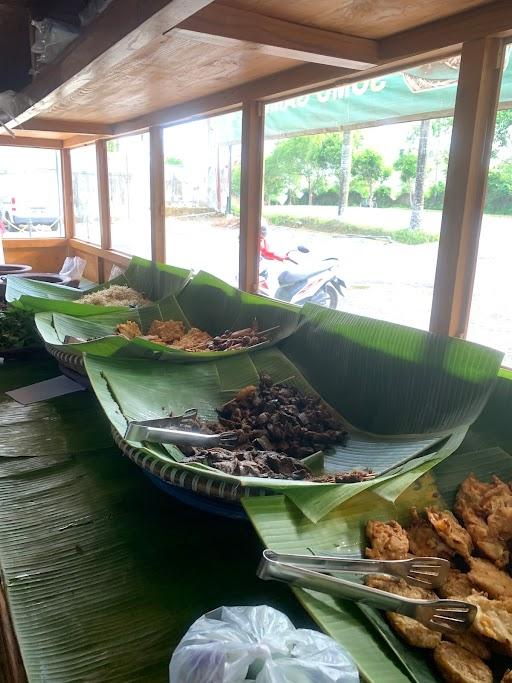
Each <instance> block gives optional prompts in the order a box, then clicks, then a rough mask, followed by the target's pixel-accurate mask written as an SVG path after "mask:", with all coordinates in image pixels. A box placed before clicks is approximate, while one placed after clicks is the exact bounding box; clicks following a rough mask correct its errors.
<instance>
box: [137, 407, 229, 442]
mask: <svg viewBox="0 0 512 683" xmlns="http://www.w3.org/2000/svg"><path fill="white" fill-rule="evenodd" d="M196 417H197V410H196V409H193V408H191V409H190V410H186V411H185V412H184V413H183V415H177V416H173V417H164V418H157V419H156V420H139V421H134V422H129V423H128V426H127V428H126V432H125V434H124V438H125V439H127V440H128V441H149V442H153V443H172V444H175V445H176V446H197V447H199V448H212V447H214V446H236V444H237V440H238V437H237V435H236V433H235V432H222V433H221V434H202V433H201V432H194V431H189V430H186V429H180V426H181V425H182V423H183V421H184V420H190V419H194V418H196Z"/></svg>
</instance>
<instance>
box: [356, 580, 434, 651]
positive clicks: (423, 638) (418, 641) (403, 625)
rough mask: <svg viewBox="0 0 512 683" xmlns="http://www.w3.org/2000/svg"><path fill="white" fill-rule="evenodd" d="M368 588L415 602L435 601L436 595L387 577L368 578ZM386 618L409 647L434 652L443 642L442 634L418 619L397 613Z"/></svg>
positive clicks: (388, 614) (389, 613) (387, 615)
mask: <svg viewBox="0 0 512 683" xmlns="http://www.w3.org/2000/svg"><path fill="white" fill-rule="evenodd" d="M365 583H366V585H367V586H370V587H371V588H377V589H378V590H381V591H387V592H388V593H393V594H394V595H401V596H403V597H404V598H412V599H414V600H435V599H436V595H435V593H433V592H432V591H427V590H425V589H424V588H419V587H418V586H410V585H409V584H408V583H406V582H405V581H404V580H403V579H399V580H394V579H390V578H388V577H385V576H367V577H366V579H365ZM386 617H387V619H388V621H389V623H390V624H391V627H392V628H393V630H394V631H396V633H397V634H398V635H399V636H400V637H401V638H403V639H404V640H405V642H406V643H407V644H408V645H411V646H413V647H421V648H424V649H428V650H433V649H434V648H435V647H436V646H437V645H438V644H439V643H440V642H441V637H442V636H441V634H440V633H437V631H432V630H431V629H429V628H427V627H426V626H424V625H423V624H420V622H419V621H416V619H411V617H406V616H404V615H403V614H397V613H396V612H386Z"/></svg>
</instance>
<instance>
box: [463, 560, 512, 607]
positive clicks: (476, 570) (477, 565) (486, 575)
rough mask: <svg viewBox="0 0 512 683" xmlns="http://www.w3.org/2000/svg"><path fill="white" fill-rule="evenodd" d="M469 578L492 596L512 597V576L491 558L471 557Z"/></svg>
mask: <svg viewBox="0 0 512 683" xmlns="http://www.w3.org/2000/svg"><path fill="white" fill-rule="evenodd" d="M469 566H470V568H471V569H470V571H469V573H468V579H469V580H470V581H471V583H473V584H474V585H475V586H476V587H477V588H479V589H480V590H482V591H485V592H486V593H487V594H488V595H489V596H490V597H491V598H497V599H499V598H512V578H511V577H510V576H509V575H508V574H507V573H506V572H504V571H503V570H501V569H498V568H497V567H496V565H494V564H493V563H492V562H489V560H484V559H482V558H481V557H471V558H470V559H469Z"/></svg>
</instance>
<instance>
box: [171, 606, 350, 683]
mask: <svg viewBox="0 0 512 683" xmlns="http://www.w3.org/2000/svg"><path fill="white" fill-rule="evenodd" d="M169 680H170V683H239V682H241V681H253V682H255V683H356V682H357V681H359V674H358V672H357V667H356V665H355V664H354V662H353V660H352V659H351V657H350V656H349V655H348V653H347V652H346V651H345V650H344V649H343V648H342V647H341V646H340V645H339V644H338V643H336V641H334V640H333V639H332V638H329V637H328V636H326V635H324V634H323V633H318V632H317V631H311V630H309V629H296V628H295V627H294V626H293V624H292V622H291V621H290V620H289V619H288V617H287V616H285V615H284V614H283V613H282V612H279V611H278V610H275V609H273V608H272V607H267V606H266V605H261V606H259V607H219V608H218V609H216V610H213V611H212V612H208V613H207V614H205V615H204V616H202V617H201V618H200V619H198V620H197V621H195V622H194V623H193V624H192V626H191V627H190V629H189V630H188V631H187V633H186V634H185V636H184V637H183V639H182V640H181V642H180V643H179V644H178V646H177V648H176V650H175V651H174V654H173V656H172V659H171V663H170V666H169Z"/></svg>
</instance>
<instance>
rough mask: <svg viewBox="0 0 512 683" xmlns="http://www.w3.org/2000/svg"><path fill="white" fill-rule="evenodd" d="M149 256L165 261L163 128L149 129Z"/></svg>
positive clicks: (155, 259)
mask: <svg viewBox="0 0 512 683" xmlns="http://www.w3.org/2000/svg"><path fill="white" fill-rule="evenodd" d="M149 160H150V162H149V169H150V170H149V177H150V187H151V258H152V260H153V261H159V262H160V263H165V170H164V131H163V128H160V127H157V128H150V129H149Z"/></svg>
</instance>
